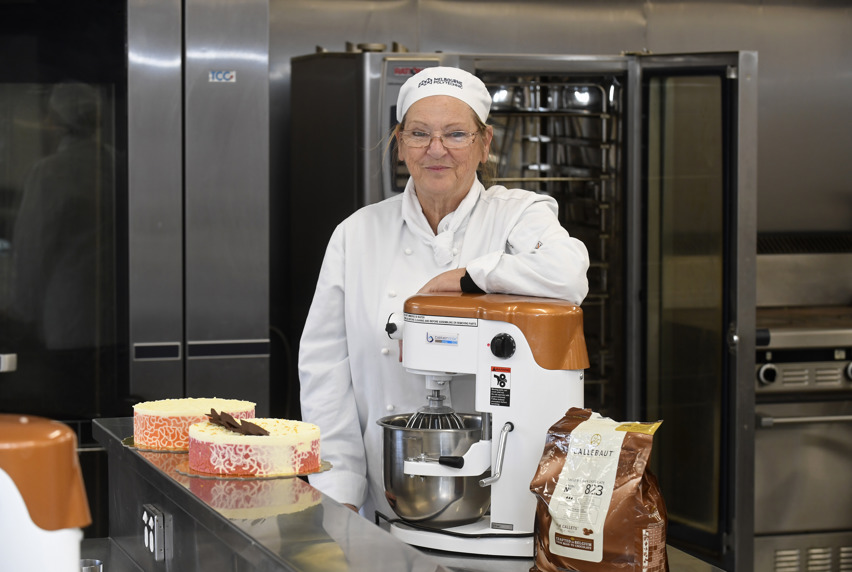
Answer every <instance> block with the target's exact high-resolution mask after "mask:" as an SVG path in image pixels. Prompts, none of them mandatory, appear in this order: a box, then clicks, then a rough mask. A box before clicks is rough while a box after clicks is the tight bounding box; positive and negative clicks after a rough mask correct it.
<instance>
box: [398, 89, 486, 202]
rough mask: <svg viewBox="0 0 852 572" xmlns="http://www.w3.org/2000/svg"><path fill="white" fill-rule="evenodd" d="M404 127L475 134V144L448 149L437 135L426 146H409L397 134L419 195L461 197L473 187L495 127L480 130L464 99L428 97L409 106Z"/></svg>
mask: <svg viewBox="0 0 852 572" xmlns="http://www.w3.org/2000/svg"><path fill="white" fill-rule="evenodd" d="M405 129H406V130H414V129H416V130H418V131H425V132H428V133H432V134H439V133H449V132H451V131H468V132H474V133H476V134H477V135H476V138H475V139H474V140H473V143H471V144H470V145H468V146H467V147H464V148H461V149H447V148H446V147H444V145H443V143H441V139H440V138H438V137H434V138H433V139H432V141H431V142H430V143H429V145H428V146H427V147H420V148H413V147H408V146H407V145H406V144H405V142H404V141H402V138H401V137H400V136H399V135H398V136H397V143H398V145H399V147H398V149H399V158H400V159H402V160H403V161H405V164H406V166H407V167H408V171H409V172H410V173H411V176H412V178H413V179H414V187H415V188H416V189H417V194H418V195H421V194H432V195H434V196H437V195H443V196H445V197H454V196H458V199H459V200H461V198H463V197H464V196H465V195H466V194H467V192H468V191H469V190H470V187H471V185H472V184H473V180H474V177H475V176H476V168H477V167H478V166H479V164H480V163H483V162H485V161H486V160H487V159H488V150H489V147H490V145H491V138H492V136H493V130H492V129H491V127H488V129H487V131H486V132H485V133H484V134H481V133H479V126H478V125H477V121H476V116H475V115H474V113H473V110H472V109H471V108H470V106H468V105H467V104H466V103H465V102H463V101H461V100H459V99H456V98H455V97H450V96H448V95H433V96H431V97H425V98H423V99H421V100H419V101H417V102H415V103H414V104H412V106H411V107H410V108H408V112H407V113H406V115H405Z"/></svg>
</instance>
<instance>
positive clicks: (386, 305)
mask: <svg viewBox="0 0 852 572" xmlns="http://www.w3.org/2000/svg"><path fill="white" fill-rule="evenodd" d="M490 107H491V97H490V95H489V93H488V90H487V89H486V88H485V85H484V84H483V83H482V81H480V80H479V79H478V78H477V77H475V76H473V75H471V74H470V73H467V72H465V71H462V70H459V69H456V68H447V67H435V68H427V69H425V70H423V71H421V72H420V73H418V74H416V75H414V76H412V77H411V78H409V79H408V81H406V83H405V84H404V85H403V86H402V89H401V90H400V93H399V98H398V101H397V120H398V121H399V125H398V126H397V129H396V130H395V133H394V137H396V140H397V144H398V152H399V158H400V159H401V160H403V161H404V162H405V164H406V166H407V167H408V170H409V172H410V173H411V177H410V179H409V180H408V184H407V185H406V188H405V191H404V192H403V194H402V195H399V196H396V197H393V198H390V199H387V200H385V201H382V202H380V203H377V204H373V205H369V206H366V207H364V208H362V209H360V210H358V211H357V212H355V213H354V214H353V215H351V216H350V217H349V218H347V219H346V220H345V221H343V222H342V223H341V224H340V225H339V226H338V227H337V229H336V230H335V231H334V233H333V235H332V237H331V240H330V241H329V245H328V249H327V250H326V254H325V258H324V260H323V264H322V269H321V271H320V276H319V279H318V282H317V288H316V292H315V294H314V299H313V302H312V304H311V309H310V312H309V314H308V318H307V322H306V324H305V329H304V334H303V336H302V340H301V349H300V353H299V375H300V379H301V406H302V418H303V419H304V420H305V421H309V422H311V423H316V424H317V425H319V426H320V428H321V430H322V457H323V459H325V460H327V461H329V462H330V463H331V464H332V466H333V469H332V470H330V471H328V472H325V473H321V474H317V475H312V476H311V477H310V481H311V483H312V484H314V485H315V486H316V487H317V488H319V489H320V490H322V491H323V492H324V493H326V494H328V495H329V496H331V497H332V498H334V499H335V500H337V501H339V502H341V503H344V504H347V505H349V506H350V507H352V508H353V509H358V508H360V509H361V511H362V514H364V515H365V516H367V517H368V518H372V516H373V513H374V510H379V511H380V512H383V513H385V514H391V512H390V507H389V505H388V504H387V501H386V500H385V498H384V494H383V486H382V460H381V456H382V437H381V435H382V434H381V428H380V427H379V426H378V425H377V424H376V421H377V420H378V419H380V418H382V417H384V416H387V415H391V414H399V413H408V412H413V411H416V410H417V409H418V408H419V407H421V406H423V405H424V404H425V402H426V393H427V392H426V389H425V387H424V381H423V378H422V376H417V375H414V374H409V373H407V372H406V371H405V370H404V369H403V368H402V366H401V364H400V355H399V347H398V344H397V342H395V341H393V340H390V339H389V338H388V337H387V335H386V334H385V331H384V326H385V322H386V320H387V318H388V316H389V315H390V314H391V313H393V312H401V311H402V306H403V303H404V301H405V299H406V298H408V297H409V296H411V295H413V294H415V293H418V292H421V293H422V292H460V291H465V292H489V293H491V292H499V293H511V294H520V295H529V296H544V297H552V298H561V299H565V300H569V301H572V302H574V303H576V304H580V303H581V302H582V301H583V298H584V297H585V296H586V293H587V292H588V281H587V279H586V271H587V270H588V266H589V258H588V252H587V251H586V248H585V246H583V244H582V243H581V242H580V241H578V240H576V239H574V238H572V237H570V236H569V235H568V233H567V231H565V229H563V228H562V226H561V225H560V224H559V220H558V218H557V206H556V201H554V200H553V198H551V197H547V196H544V195H539V194H536V193H532V192H529V191H524V190H521V189H506V188H505V187H501V186H493V187H490V188H489V189H487V190H486V189H485V188H484V187H483V185H482V184H481V183H480V181H479V179H478V178H477V174H476V170H477V168H478V167H479V166H480V165H483V164H485V163H486V161H487V160H488V155H489V150H490V145H491V139H492V137H493V129H492V128H491V127H490V126H487V125H486V124H485V122H486V120H487V118H488V112H489V110H490ZM452 391H453V389H452V388H451V389H450V391H449V392H448V393H449V395H448V396H447V398H446V401H445V402H444V404H445V405H448V406H450V407H455V408H456V409H458V410H459V411H470V410H471V409H472V402H471V403H470V404H457V405H456V406H454V405H453V395H452Z"/></svg>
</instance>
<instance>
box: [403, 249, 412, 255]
mask: <svg viewBox="0 0 852 572" xmlns="http://www.w3.org/2000/svg"><path fill="white" fill-rule="evenodd" d="M403 252H404V253H406V254H411V252H412V251H411V249H410V248H406V249H405V250H403Z"/></svg>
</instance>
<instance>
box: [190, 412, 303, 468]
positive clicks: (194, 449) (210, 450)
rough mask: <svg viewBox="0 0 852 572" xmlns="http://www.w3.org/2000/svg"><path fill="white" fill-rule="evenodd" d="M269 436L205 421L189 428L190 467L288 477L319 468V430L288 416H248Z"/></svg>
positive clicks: (250, 420)
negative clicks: (279, 417) (275, 417)
mask: <svg viewBox="0 0 852 572" xmlns="http://www.w3.org/2000/svg"><path fill="white" fill-rule="evenodd" d="M247 421H249V422H251V423H253V424H254V425H256V426H258V427H260V428H262V429H264V430H265V431H268V432H269V434H268V435H245V434H241V433H238V432H235V431H233V430H231V429H228V428H226V427H223V426H221V425H217V424H214V423H211V422H209V421H204V422H201V423H195V424H194V425H192V426H191V427H190V428H189V468H190V469H192V470H194V471H198V472H200V473H207V474H213V475H228V476H257V477H267V476H287V475H299V474H307V473H312V472H316V471H318V470H319V469H320V430H319V427H317V426H316V425H314V424H312V423H304V422H302V421H292V420H289V419H247Z"/></svg>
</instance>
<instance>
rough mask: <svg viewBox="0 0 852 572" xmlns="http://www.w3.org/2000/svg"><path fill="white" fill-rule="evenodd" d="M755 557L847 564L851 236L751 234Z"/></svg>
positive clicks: (782, 570)
mask: <svg viewBox="0 0 852 572" xmlns="http://www.w3.org/2000/svg"><path fill="white" fill-rule="evenodd" d="M758 245H759V248H758V265H757V268H758V281H757V286H758V289H757V304H758V306H757V322H756V326H757V338H756V339H757V341H756V359H755V375H754V381H753V387H754V391H755V395H756V420H757V430H756V434H755V561H756V570H760V571H767V572H816V571H825V572H846V571H849V570H852V489H850V488H849V482H850V480H852V234H849V233H786V234H784V233H767V234H761V235H760V237H759V240H758Z"/></svg>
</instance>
